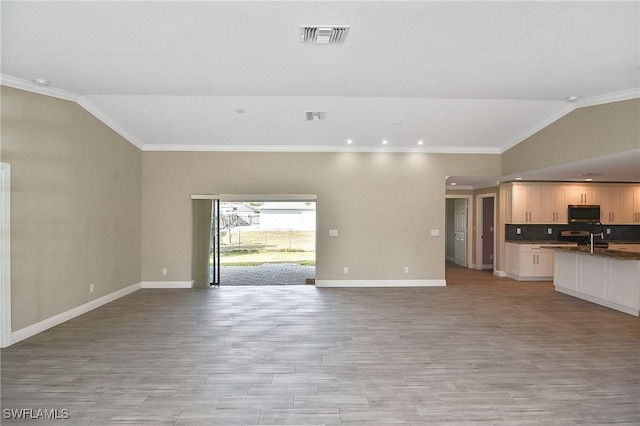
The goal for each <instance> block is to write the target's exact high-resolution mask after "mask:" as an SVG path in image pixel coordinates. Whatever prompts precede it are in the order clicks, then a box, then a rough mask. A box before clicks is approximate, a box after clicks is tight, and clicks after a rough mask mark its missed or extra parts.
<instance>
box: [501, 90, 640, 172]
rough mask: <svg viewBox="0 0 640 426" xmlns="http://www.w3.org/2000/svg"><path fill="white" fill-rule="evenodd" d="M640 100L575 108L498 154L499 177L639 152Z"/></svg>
mask: <svg viewBox="0 0 640 426" xmlns="http://www.w3.org/2000/svg"><path fill="white" fill-rule="evenodd" d="M639 122H640V99H632V100H628V101H622V102H613V103H609V104H604V105H597V106H592V107H586V108H579V109H576V110H574V111H572V112H571V113H569V114H567V115H566V116H564V117H563V118H561V119H560V120H558V121H556V122H555V123H553V124H551V125H550V126H548V127H546V128H544V129H542V130H541V131H539V132H538V133H536V134H534V135H533V136H531V137H530V138H528V139H526V140H525V141H523V142H521V143H519V144H518V145H516V146H514V147H513V148H511V149H509V150H507V151H506V152H504V153H503V154H502V175H503V176H507V175H511V174H514V173H519V172H523V171H527V170H536V169H541V168H544V167H550V166H556V165H559V164H564V163H569V162H572V161H578V160H584V159H588V158H594V157H599V156H602V155H607V154H614V153H619V152H625V151H630V150H634V149H636V150H637V149H638V148H640V142H639V141H640V125H639Z"/></svg>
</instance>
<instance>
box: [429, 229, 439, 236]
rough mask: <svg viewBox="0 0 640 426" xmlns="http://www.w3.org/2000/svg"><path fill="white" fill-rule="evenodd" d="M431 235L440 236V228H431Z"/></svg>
mask: <svg viewBox="0 0 640 426" xmlns="http://www.w3.org/2000/svg"><path fill="white" fill-rule="evenodd" d="M431 236H432V237H439V236H440V230H439V229H432V230H431Z"/></svg>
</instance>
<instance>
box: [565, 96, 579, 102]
mask: <svg viewBox="0 0 640 426" xmlns="http://www.w3.org/2000/svg"><path fill="white" fill-rule="evenodd" d="M567 100H568V101H577V100H578V97H577V96H569V97H568V98H567Z"/></svg>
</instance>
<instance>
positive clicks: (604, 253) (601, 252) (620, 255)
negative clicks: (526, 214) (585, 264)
mask: <svg viewBox="0 0 640 426" xmlns="http://www.w3.org/2000/svg"><path fill="white" fill-rule="evenodd" d="M542 248H548V249H551V250H559V251H564V252H567V253H575V254H582V255H585V256H599V257H608V258H610V259H618V260H640V253H636V252H633V251H621V250H610V249H599V248H596V249H594V250H593V254H592V253H590V252H589V250H588V249H587V250H574V249H572V248H571V247H553V246H547V247H542Z"/></svg>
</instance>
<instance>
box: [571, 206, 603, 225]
mask: <svg viewBox="0 0 640 426" xmlns="http://www.w3.org/2000/svg"><path fill="white" fill-rule="evenodd" d="M567 217H568V219H569V223H580V222H582V223H592V222H598V221H599V220H600V206H597V205H593V204H592V205H588V204H576V205H569V211H568V214H567Z"/></svg>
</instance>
